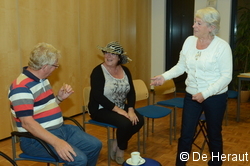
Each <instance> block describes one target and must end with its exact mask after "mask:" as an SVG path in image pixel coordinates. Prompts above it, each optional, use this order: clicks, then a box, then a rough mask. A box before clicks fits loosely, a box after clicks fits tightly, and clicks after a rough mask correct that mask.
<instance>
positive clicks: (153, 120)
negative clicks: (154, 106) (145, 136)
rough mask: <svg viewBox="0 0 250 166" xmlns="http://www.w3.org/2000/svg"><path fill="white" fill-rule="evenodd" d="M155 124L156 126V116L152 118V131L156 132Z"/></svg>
mask: <svg viewBox="0 0 250 166" xmlns="http://www.w3.org/2000/svg"><path fill="white" fill-rule="evenodd" d="M154 126H155V119H154V118H152V133H154V131H155V130H154Z"/></svg>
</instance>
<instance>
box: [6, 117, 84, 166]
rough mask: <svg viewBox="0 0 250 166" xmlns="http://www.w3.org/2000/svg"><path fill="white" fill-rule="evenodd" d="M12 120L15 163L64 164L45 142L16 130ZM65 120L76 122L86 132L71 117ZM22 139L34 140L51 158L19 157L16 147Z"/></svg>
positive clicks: (23, 155)
mask: <svg viewBox="0 0 250 166" xmlns="http://www.w3.org/2000/svg"><path fill="white" fill-rule="evenodd" d="M11 119H12V129H13V131H12V132H11V138H12V153H13V160H14V161H21V160H28V161H36V162H43V163H47V165H48V166H49V165H50V164H54V165H56V166H59V164H60V163H64V161H63V160H60V159H59V158H58V157H57V155H56V154H55V153H54V152H53V151H52V150H51V148H50V147H49V145H48V144H47V143H46V142H45V141H43V140H41V139H40V138H37V137H35V136H33V135H32V134H30V133H29V132H18V131H17V130H16V126H15V122H14V121H13V118H11ZM63 119H64V120H70V121H72V122H74V123H75V124H76V125H77V126H78V127H79V128H80V129H81V130H83V132H84V131H85V130H84V128H83V127H82V126H81V125H80V123H78V122H77V121H76V120H75V119H73V118H69V117H63ZM20 137H27V138H32V139H35V140H37V141H38V142H39V143H40V144H41V145H42V146H43V147H44V148H45V150H46V151H47V152H48V154H50V156H51V158H44V157H34V156H29V155H27V154H25V153H21V154H19V155H18V154H17V148H16V146H17V143H18V142H19V138H20Z"/></svg>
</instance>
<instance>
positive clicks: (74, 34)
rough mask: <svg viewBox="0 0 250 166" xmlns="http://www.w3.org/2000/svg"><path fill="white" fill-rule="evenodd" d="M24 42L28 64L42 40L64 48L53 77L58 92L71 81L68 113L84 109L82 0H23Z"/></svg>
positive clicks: (23, 54) (71, 113)
mask: <svg viewBox="0 0 250 166" xmlns="http://www.w3.org/2000/svg"><path fill="white" fill-rule="evenodd" d="M19 16H20V41H21V42H20V43H21V48H22V51H21V54H22V60H23V65H27V61H28V57H29V53H30V51H31V50H32V49H33V47H34V46H35V45H36V44H37V43H40V42H46V43H49V44H52V45H53V46H54V47H56V48H57V49H59V50H60V51H61V54H62V57H61V59H60V60H59V64H60V67H59V68H58V69H57V70H55V72H53V73H52V75H51V76H50V77H49V80H50V82H51V84H52V86H53V88H54V92H55V94H57V91H58V90H59V88H60V87H61V86H62V85H63V83H68V84H70V85H71V86H72V87H73V88H74V89H75V93H74V94H73V95H71V96H70V98H68V99H67V100H65V101H64V102H63V103H61V107H62V110H63V113H64V115H65V116H70V115H75V114H77V113H80V112H81V104H80V99H81V93H80V91H78V90H77V89H79V88H80V86H81V84H80V82H79V77H80V73H79V70H80V61H79V59H80V57H79V49H80V48H79V47H80V45H79V42H78V38H79V26H78V21H79V1H78V0H74V1H72V0H64V1H61V0H53V1H44V0H36V1H33V0H29V1H28V0H19Z"/></svg>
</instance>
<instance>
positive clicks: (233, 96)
mask: <svg viewBox="0 0 250 166" xmlns="http://www.w3.org/2000/svg"><path fill="white" fill-rule="evenodd" d="M227 95H228V98H229V99H237V98H238V92H237V91H234V90H228V91H227Z"/></svg>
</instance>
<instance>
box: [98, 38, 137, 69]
mask: <svg viewBox="0 0 250 166" xmlns="http://www.w3.org/2000/svg"><path fill="white" fill-rule="evenodd" d="M98 48H99V49H100V50H102V51H103V52H109V53H112V54H116V55H120V56H121V64H125V63H129V61H132V60H131V59H130V58H129V57H128V56H127V55H125V54H126V52H124V51H123V48H122V46H121V45H120V44H119V43H118V42H117V41H112V42H110V43H108V44H107V46H106V47H100V46H98Z"/></svg>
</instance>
